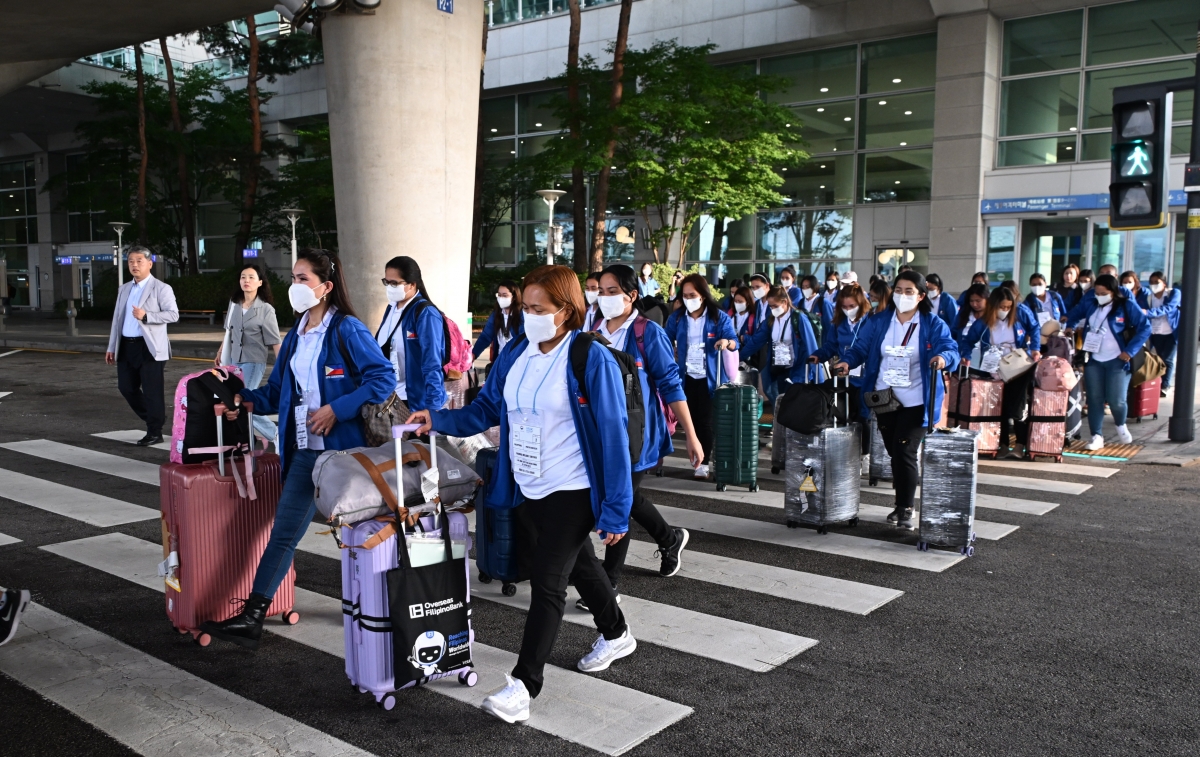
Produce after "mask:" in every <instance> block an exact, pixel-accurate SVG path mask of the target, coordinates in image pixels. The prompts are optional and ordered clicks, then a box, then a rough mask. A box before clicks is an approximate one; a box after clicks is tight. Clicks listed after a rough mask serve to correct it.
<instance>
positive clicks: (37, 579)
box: [0, 352, 1200, 757]
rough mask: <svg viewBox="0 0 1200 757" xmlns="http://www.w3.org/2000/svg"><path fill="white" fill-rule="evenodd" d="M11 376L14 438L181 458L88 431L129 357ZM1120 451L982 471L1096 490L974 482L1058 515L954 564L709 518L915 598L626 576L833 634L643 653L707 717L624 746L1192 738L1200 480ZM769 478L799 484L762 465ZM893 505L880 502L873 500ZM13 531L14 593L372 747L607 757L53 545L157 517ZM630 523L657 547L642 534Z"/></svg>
mask: <svg viewBox="0 0 1200 757" xmlns="http://www.w3.org/2000/svg"><path fill="white" fill-rule="evenodd" d="M202 367H203V364H202V363H199V362H188V361H178V360H176V361H172V362H171V363H169V365H168V369H167V385H168V387H169V388H168V392H169V393H170V392H171V391H172V390H173V387H174V384H175V382H176V381H177V380H178V378H179V377H180V376H181V375H183V374H184V373H185V372H190V371H194V370H197V369H199V368H202ZM6 391H7V392H11V394H10V395H8V396H4V397H2V398H0V443H6V442H14V441H23V440H29V439H50V440H55V441H58V442H62V443H64V444H69V445H74V446H78V447H85V448H88V449H93V450H98V451H102V452H106V453H109V454H113V455H119V456H122V457H126V458H130V459H135V460H142V461H145V462H150V463H155V464H158V463H161V462H163V461H165V459H166V453H165V452H162V451H159V450H153V449H150V450H145V449H139V448H136V447H134V446H132V445H130V444H125V443H122V442H117V441H109V440H105V439H100V438H96V437H94V436H91V435H92V434H94V433H100V432H107V431H116V430H123V429H135V428H137V427H138V423H137V419H136V418H135V417H134V416H133V415H132V413H131V412H130V411H129V410H128V408H127V407H126V405H125V403H124V401H123V400H122V398H121V397H120V395H119V394H118V392H117V389H116V375H115V369H111V368H107V367H105V366H104V365H103V363H102V360H100V359H99V358H98V357H97V356H93V355H65V354H50V353H35V352H20V353H17V354H13V355H9V356H7V357H3V358H0V392H6ZM1072 462H1077V463H1078V462H1081V461H1072ZM1118 467H1120V472H1119V473H1118V474H1116V475H1115V476H1113V477H1111V478H1108V479H1095V478H1084V477H1079V476H1074V475H1066V474H1061V473H1040V472H1032V471H1007V470H1006V471H1000V470H991V471H989V472H992V473H1004V474H1006V475H1016V476H1022V477H1025V478H1029V479H1042V478H1044V479H1047V480H1053V481H1073V482H1080V483H1087V484H1092V488H1090V489H1089V490H1087V491H1086V492H1084V493H1082V494H1079V495H1068V494H1055V493H1050V492H1045V491H1031V490H1016V489H1012V488H1007V487H993V486H981V487H980V491H981V492H983V493H988V494H995V495H1001V496H1010V497H1024V498H1028V499H1038V500H1045V501H1050V502H1055V503H1058V505H1059V506H1058V507H1057V508H1055V509H1054V510H1052V511H1050V512H1049V513H1047V514H1045V515H1042V516H1032V515H1023V514H1019V513H1015V512H1009V511H1001V510H994V509H985V508H980V509H979V510H978V516H977V517H979V518H980V519H985V520H989V521H994V522H999V523H1006V524H1011V525H1016V526H1019V529H1018V530H1016V531H1015V532H1013V533H1012V534H1010V535H1008V536H1005V537H1004V538H1003V539H1001V540H999V541H984V542H980V543H978V547H977V551H976V554H975V556H974V557H972V558H970V559H968V560H964V561H962V562H960V563H958V564H956V565H954V566H952V567H950V568H949V569H947V570H945V571H943V572H928V571H924V570H914V569H911V568H904V567H898V566H895V565H889V564H883V563H880V562H872V561H868V560H864V559H856V558H854V557H847V556H840V555H833V554H826V553H822V552H815V551H810V550H807V549H794V548H790V547H786V546H779V545H776V544H769V543H765V542H762V541H752V540H748V539H741V538H730V537H728V536H724V535H717V534H704V533H696V532H693V535H692V542H691V544H690V546H689V550H692V551H695V552H698V553H706V554H709V555H719V556H725V557H731V558H737V559H739V560H744V561H748V562H751V563H757V564H760V565H769V566H776V567H780V568H786V569H789V570H794V571H806V572H809V573H814V574H818V575H821V576H829V577H834V578H839V579H845V580H848V581H855V582H860V583H863V584H869V585H872V586H880V587H888V588H892V589H898V590H901V591H903V592H904V594H903V595H902V596H900V597H898V598H897V599H895V600H893V601H891V602H888V603H886V604H884V605H883V606H882V607H880V608H879V609H876V610H874V611H873V612H871V613H870V614H869V615H866V616H862V615H858V614H852V613H848V612H843V611H839V610H835V609H830V608H827V607H820V606H816V605H813V604H808V603H803V602H797V601H791V600H788V599H782V598H778V597H772V596H767V595H764V594H762V593H757V592H753V591H748V590H745V589H740V588H732V587H728V586H720V585H716V584H713V583H708V582H702V581H699V580H692V579H688V578H681V577H676V578H673V579H662V578H659V577H657V576H655V575H653V574H651V573H649V572H647V571H644V570H640V569H637V568H628V569H627V571H626V577H625V579H624V580H623V581H622V585H621V590H622V591H623V592H624V593H627V594H628V595H631V596H634V597H639V598H642V599H645V600H652V601H654V602H658V603H662V604H664V605H669V606H671V607H675V608H683V609H685V610H690V611H694V612H701V613H706V614H707V615H710V616H715V617H717V618H728V619H734V620H738V621H741V622H743V623H748V624H751V625H753V626H757V627H760V628H765V629H775V630H778V631H786V632H790V633H794V634H798V635H801V636H805V637H811V638H813V639H817V640H818V642H819V643H818V644H817V645H816V646H814V647H812V648H810V649H808V650H806V651H804V652H802V653H800V654H798V655H796V656H794V657H792V658H791V659H790V660H788V661H786V662H785V663H783V664H782V665H780V666H779V667H776V668H775V669H773V670H770V671H769V672H752V671H750V670H747V669H745V668H743V667H738V666H735V665H731V664H727V663H725V662H722V661H721V659H720V658H721V652H722V650H721V649H719V648H716V649H712V650H709V653H707V654H704V655H699V654H689V653H686V652H683V651H679V650H678V649H671V648H668V647H666V646H663V645H659V644H653V643H643V644H641V645H639V647H638V650H637V652H636V653H635V655H633V656H632V657H630V658H628V659H626V660H623V661H620V662H618V663H616V664H615V665H614V666H613V667H612V668H611V669H610V670H609V671H607V672H605V673H601V674H599V676H598V677H599V678H601V679H603V680H606V681H610V682H612V683H615V684H618V685H619V686H623V687H627V688H628V689H632V690H636V691H639V692H645V693H648V694H652V695H655V696H658V697H661V698H663V699H666V700H669V701H670V702H675V703H678V704H682V705H686V706H688V707H691V708H693V709H694V713H693V714H692V715H691V716H689V717H687V718H685V719H683V720H682V721H680V722H677V723H675V724H674V725H671V726H669V727H667V728H666V729H665V730H662V731H660V732H658V733H657V734H655V735H653V736H652V737H650V738H649V739H648V740H647V741H645V742H644V743H642V744H641V745H639V746H637V747H635V748H633V749H632V750H631V751H629V752H628V754H632V755H661V754H691V755H710V754H729V755H733V754H738V755H779V754H820V755H835V754H836V755H841V754H845V755H863V754H872V755H874V754H880V755H910V754H911V755H918V754H920V755H929V754H936V755H941V754H1005V755H1008V754H1013V755H1019V754H1030V755H1034V754H1038V755H1041V754H1054V755H1081V756H1085V755H1086V756H1089V757H1090V756H1091V755H1134V754H1156V755H1158V754H1178V755H1193V754H1196V753H1198V752H1200V746H1198V742H1200V735H1198V733H1197V728H1198V724H1200V716H1198V715H1197V705H1196V703H1197V701H1198V695H1200V685H1198V680H1200V675H1198V674H1200V662H1198V659H1200V657H1198V655H1197V654H1196V652H1195V647H1196V645H1195V639H1196V638H1198V637H1200V621H1198V620H1197V616H1196V613H1195V608H1196V607H1197V606H1198V605H1200V603H1198V600H1200V569H1198V568H1197V562H1196V559H1195V556H1196V554H1197V547H1198V546H1200V544H1198V542H1200V538H1198V537H1200V507H1198V506H1200V497H1198V496H1197V481H1198V478H1197V473H1196V470H1195V469H1194V468H1193V469H1180V468H1164V467H1157V466H1155V467H1149V466H1138V465H1136V464H1121V465H1120V466H1118ZM0 469H5V470H9V471H17V472H20V473H23V474H25V475H27V476H33V477H36V478H39V479H44V480H48V481H54V482H58V483H60V484H64V485H67V486H70V487H74V488H76V489H80V490H83V491H90V492H95V493H100V494H104V495H106V496H108V497H113V498H116V499H120V500H123V501H125V502H130V503H133V504H138V505H142V506H145V507H150V508H157V507H158V491H157V487H154V486H150V485H147V484H143V483H138V482H135V481H130V480H127V479H122V478H116V477H113V476H108V475H104V474H100V473H94V472H90V471H85V470H83V469H81V468H78V467H74V466H71V465H65V464H62V463H57V462H52V461H48V460H45V459H42V458H39V457H34V456H30V455H26V454H21V453H18V452H15V451H11V450H7V449H0ZM671 473H672V474H673V475H680V473H679V471H672V472H671ZM763 488H764V489H765V490H770V491H781V490H782V485H781V484H779V483H776V482H773V481H764V483H763ZM652 499H653V500H654V501H655V502H658V503H660V504H663V505H669V506H671V507H676V508H682V509H688V510H695V511H706V512H713V513H720V514H724V515H729V516H733V517H736V518H741V519H746V520H754V521H766V522H770V523H782V519H783V513H782V511H780V510H776V509H772V508H765V507H761V506H758V505H750V504H740V503H735V502H731V501H721V500H717V499H706V498H700V497H695V496H690V495H683V494H675V493H666V492H653V493H652ZM884 501H885V500H883V499H880V498H879V497H878V496H875V495H864V502H872V503H875V504H883V503H884ZM832 530H834V531H835V532H838V533H848V534H851V535H853V536H854V537H857V538H861V539H864V540H882V541H895V542H902V543H905V544H908V545H912V544H915V540H916V539H915V536H913V535H908V534H905V535H900V534H897V533H895V532H893V531H892V530H890V529H889V528H887V527H886V526H883V525H879V524H873V523H866V522H864V523H862V524H860V526H859V527H858V528H857V529H855V530H854V531H844V530H839V529H832ZM0 532H2V533H4V534H7V535H9V536H12V537H16V538H18V539H21V541H20V542H19V543H15V544H9V545H7V546H0V585H2V586H9V587H27V588H29V589H31V590H32V591H33V594H34V600H35V602H37V603H39V604H41V605H43V606H45V607H47V608H49V609H51V610H53V611H55V612H57V613H60V614H62V615H65V616H67V617H68V618H70V619H72V620H74V621H77V622H79V623H82V624H83V625H85V626H88V627H90V628H92V629H95V630H97V631H99V632H101V633H103V634H105V635H107V636H109V637H112V638H114V639H116V640H118V641H120V642H123V643H124V644H127V645H129V646H131V647H133V648H134V649H136V650H139V651H140V652H142V653H145V654H146V655H149V656H150V657H152V658H155V659H157V660H161V661H163V662H165V663H168V664H169V665H170V666H173V667H174V668H178V669H180V670H183V671H187V672H188V673H190V674H193V675H195V676H197V677H199V678H200V679H203V680H204V681H208V682H210V683H212V684H214V685H215V686H217V687H220V689H222V690H225V691H228V692H233V693H235V694H237V695H240V696H241V697H245V698H246V699H248V700H251V701H252V702H255V703H257V704H259V705H262V706H263V707H265V708H268V709H269V710H272V711H274V712H276V713H279V714H282V715H284V716H286V717H288V718H291V719H293V720H295V721H298V722H299V723H302V724H304V725H307V726H309V727H311V728H314V729H317V730H319V731H321V732H324V733H326V734H329V735H331V736H334V737H336V738H338V739H341V740H343V741H345V742H347V743H349V744H352V745H354V746H356V747H359V748H361V749H363V750H366V751H367V752H370V753H374V754H378V755H402V754H403V755H409V754H413V753H414V752H416V753H420V754H422V755H428V756H429V757H438V756H440V755H447V756H449V755H455V756H456V757H457V756H458V755H463V754H479V755H520V756H521V757H537V756H540V755H547V756H554V757H557V756H559V755H576V754H578V755H584V754H595V752H593V751H591V750H589V749H587V748H585V747H583V746H580V745H578V744H574V743H570V742H568V741H565V740H563V739H560V738H557V737H555V736H552V735H549V734H547V733H544V732H542V731H539V730H536V729H534V728H531V727H514V726H506V725H504V724H502V723H500V722H499V721H496V720H493V719H492V718H490V717H489V716H487V715H485V714H483V713H482V712H481V711H479V710H477V709H475V708H473V707H470V706H468V705H466V704H462V703H460V702H457V701H455V700H453V699H450V698H448V697H444V696H438V695H435V694H433V693H431V692H429V691H415V692H408V693H406V694H405V695H404V696H402V697H401V698H400V703H399V705H398V706H397V708H396V709H395V710H394V711H392V712H390V713H384V712H381V711H380V710H378V709H377V708H375V707H374V706H370V704H369V703H368V702H366V701H364V698H363V697H361V696H359V695H358V694H356V693H354V692H352V691H351V688H350V687H349V686H348V685H347V682H346V678H345V674H344V672H343V662H342V660H341V659H340V658H339V657H336V656H333V655H330V654H325V653H322V652H319V651H316V650H314V649H312V648H310V647H307V646H303V645H301V644H298V643H296V642H293V641H290V640H287V639H284V638H281V637H280V636H276V635H268V636H266V637H265V638H264V641H263V644H262V646H261V648H260V649H259V651H258V652H257V653H249V652H245V651H242V650H240V649H235V648H233V647H230V646H225V645H221V644H219V643H214V644H213V645H212V646H211V647H208V648H206V649H201V648H199V647H197V646H195V645H194V644H192V643H191V642H190V638H186V637H181V636H179V635H178V634H176V633H175V632H174V631H173V630H172V628H171V627H170V624H169V623H168V622H167V620H166V617H165V614H164V609H163V600H162V595H161V594H160V593H158V592H155V591H152V590H149V589H147V588H143V587H141V586H138V585H135V584H133V583H129V582H127V581H124V580H123V579H120V578H117V577H114V576H112V575H109V574H107V573H104V572H102V571H99V570H96V569H93V568H89V567H87V566H85V565H82V564H80V563H78V562H74V561H72V560H68V559H65V558H62V557H59V556H56V555H53V554H50V553H48V552H46V551H43V550H40V549H39V547H41V546H45V545H51V544H58V543H62V542H66V541H71V540H75V539H81V538H86V537H91V536H96V535H99V534H104V533H123V534H127V535H129V536H133V537H136V538H139V539H145V540H148V541H155V542H157V541H158V539H159V525H158V523H157V522H156V521H154V520H147V521H141V522H137V523H130V524H126V525H119V526H114V527H109V528H99V527H96V526H92V525H88V524H87V523H83V522H80V521H79V520H75V519H72V518H68V517H64V516H62V515H58V514H53V513H50V512H46V511H44V510H41V509H35V508H33V507H29V506H27V505H24V504H21V503H19V502H16V501H14V500H12V499H9V498H7V497H6V493H5V491H4V487H3V484H0ZM633 535H634V537H635V538H639V539H641V540H645V539H646V536H645V534H644V533H642V532H640V531H639V530H638V529H637V528H636V527H635V529H634V533H633ZM912 549H913V552H916V549H915V546H914V547H912ZM686 554H687V553H685V559H686ZM296 568H297V573H298V579H297V585H298V586H301V587H303V588H305V589H309V590H311V591H314V592H317V593H319V594H324V595H326V596H329V597H334V598H340V578H339V573H338V566H337V565H336V564H335V563H334V562H333V561H331V560H329V559H327V558H323V557H320V556H317V555H314V554H308V553H298V554H297V559H296ZM473 606H474V624H475V631H476V638H477V640H478V641H480V642H483V643H486V644H488V645H490V646H493V647H498V648H500V649H503V650H508V651H510V652H516V651H517V650H518V648H519V645H520V637H521V629H522V625H523V619H524V613H523V612H520V611H518V610H515V609H511V608H507V607H504V606H502V605H499V604H495V603H492V602H488V601H476V602H474V603H473ZM301 622H303V620H302V621H301ZM632 631H633V633H634V635H635V636H636V635H638V628H636V627H634V628H633V629H632ZM593 639H594V631H592V630H590V629H586V628H584V627H581V626H578V625H573V624H564V625H563V628H562V632H561V634H560V636H559V639H558V643H557V645H556V647H555V651H554V655H553V658H552V664H554V665H556V666H560V667H563V668H568V669H574V664H575V661H576V660H577V659H578V658H579V657H580V656H581V655H582V654H583V653H584V652H586V651H587V649H588V648H589V647H590V644H591V642H592V640H593ZM718 646H719V645H718ZM12 648H13V647H11V646H10V647H9V648H8V649H12ZM5 653H6V650H0V668H2V667H3V659H4V654H5ZM549 694H550V692H549V691H547V695H549ZM0 701H2V702H3V703H4V706H3V710H4V712H5V715H6V718H5V721H6V725H7V726H8V728H6V729H5V734H4V735H3V736H0V755H18V754H19V755H37V754H47V755H51V754H54V755H61V754H81V753H82V754H88V755H94V756H95V757H108V756H109V755H130V754H137V753H144V752H139V751H138V750H137V749H130V748H129V747H127V746H125V745H123V744H122V743H121V742H120V741H119V740H118V738H116V737H114V736H113V735H110V734H108V733H106V732H104V731H101V730H98V729H97V728H94V727H92V726H91V725H89V724H88V723H87V722H85V721H84V720H83V719H81V718H80V717H79V716H77V715H76V714H74V713H72V712H71V711H70V710H69V709H64V708H62V707H59V706H57V705H55V704H52V703H50V702H49V701H47V700H46V699H44V698H42V697H41V696H40V695H39V694H37V693H36V692H33V691H30V690H29V689H27V688H25V687H23V686H22V685H20V684H19V683H17V682H16V681H14V680H13V679H11V678H9V677H7V676H5V675H3V674H0ZM538 704H539V702H537V701H535V703H534V708H535V711H536V708H537V707H538Z"/></svg>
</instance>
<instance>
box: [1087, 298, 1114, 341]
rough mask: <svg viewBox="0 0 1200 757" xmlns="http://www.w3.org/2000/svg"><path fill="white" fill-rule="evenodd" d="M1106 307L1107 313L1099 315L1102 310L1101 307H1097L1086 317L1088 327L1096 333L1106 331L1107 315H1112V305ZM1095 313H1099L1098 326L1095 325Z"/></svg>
mask: <svg viewBox="0 0 1200 757" xmlns="http://www.w3.org/2000/svg"><path fill="white" fill-rule="evenodd" d="M1107 307H1108V312H1107V313H1104V314H1103V315H1101V313H1102V312H1103V309H1102V308H1098V309H1097V310H1096V312H1095V313H1093V314H1092V317H1091V318H1089V319H1088V327H1089V328H1090V329H1091V330H1093V331H1095V332H1096V333H1097V334H1103V333H1104V332H1106V331H1108V318H1109V316H1111V315H1112V306H1111V305H1109V306H1107ZM1097 315H1100V325H1099V326H1097V325H1096V321H1095V318H1096V316H1097Z"/></svg>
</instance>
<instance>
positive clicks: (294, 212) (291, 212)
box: [283, 208, 304, 272]
mask: <svg viewBox="0 0 1200 757" xmlns="http://www.w3.org/2000/svg"><path fill="white" fill-rule="evenodd" d="M283 212H284V213H287V219H288V220H289V221H291V222H292V268H295V267H296V221H298V220H300V214H301V213H303V212H304V211H303V210H301V209H300V208H284V209H283ZM288 270H289V272H290V270H291V269H288Z"/></svg>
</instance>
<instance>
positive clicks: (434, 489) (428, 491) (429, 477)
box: [421, 431, 441, 502]
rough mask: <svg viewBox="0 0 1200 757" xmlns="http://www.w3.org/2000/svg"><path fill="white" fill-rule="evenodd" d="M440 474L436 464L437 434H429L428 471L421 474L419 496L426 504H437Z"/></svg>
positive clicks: (431, 432)
mask: <svg viewBox="0 0 1200 757" xmlns="http://www.w3.org/2000/svg"><path fill="white" fill-rule="evenodd" d="M440 478H441V474H440V473H438V464H437V434H435V433H434V432H433V431H430V432H429V470H427V471H425V472H424V473H422V474H421V495H422V496H423V497H425V501H426V502H438V501H439V499H438V483H439V480H440Z"/></svg>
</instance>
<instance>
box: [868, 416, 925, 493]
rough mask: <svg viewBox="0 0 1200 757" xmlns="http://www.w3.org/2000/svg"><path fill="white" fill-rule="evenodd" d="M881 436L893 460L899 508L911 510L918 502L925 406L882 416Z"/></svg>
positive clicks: (893, 478)
mask: <svg viewBox="0 0 1200 757" xmlns="http://www.w3.org/2000/svg"><path fill="white" fill-rule="evenodd" d="M875 417H876V419H877V421H878V423H879V435H880V436H881V437H882V438H883V446H884V447H886V448H887V451H888V454H889V455H891V456H892V488H894V489H895V490H896V507H903V508H906V509H907V508H911V507H912V506H913V501H914V500H915V499H916V494H917V485H918V484H919V483H921V474H920V473H919V472H918V471H917V447H920V446H921V440H922V439H924V438H925V406H924V405H917V406H916V407H902V408H900V409H899V410H896V411H894V412H891V413H878V414H877V415H876V416H875Z"/></svg>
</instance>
